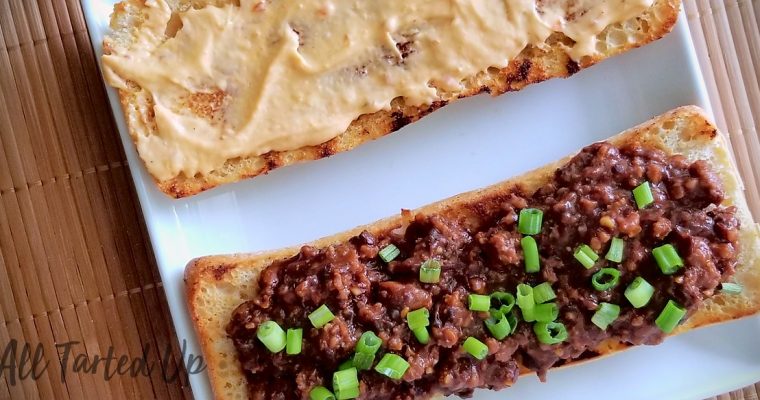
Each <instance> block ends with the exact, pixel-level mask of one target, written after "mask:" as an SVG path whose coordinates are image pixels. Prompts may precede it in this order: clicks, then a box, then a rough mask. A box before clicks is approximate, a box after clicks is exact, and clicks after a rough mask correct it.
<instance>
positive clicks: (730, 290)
mask: <svg viewBox="0 0 760 400" xmlns="http://www.w3.org/2000/svg"><path fill="white" fill-rule="evenodd" d="M743 289H744V288H743V287H742V285H740V284H738V283H729V282H723V283H721V284H720V291H721V292H723V293H726V294H739V293H741V292H742V290H743Z"/></svg>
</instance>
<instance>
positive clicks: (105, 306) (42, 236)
mask: <svg viewBox="0 0 760 400" xmlns="http://www.w3.org/2000/svg"><path fill="white" fill-rule="evenodd" d="M685 3H686V4H685V7H686V10H687V15H688V19H689V25H690V27H691V29H692V35H693V36H694V41H695V46H696V49H697V52H698V55H699V59H700V62H701V67H702V70H703V73H704V75H705V80H706V85H707V89H708V92H709V94H710V98H711V100H712V103H713V107H714V111H715V114H716V119H717V122H718V124H719V126H720V127H721V128H722V129H723V130H724V131H725V132H728V133H729V134H730V136H731V140H732V144H733V146H734V149H735V151H736V160H737V164H738V165H739V167H740V169H741V171H742V173H743V176H744V178H745V183H746V186H747V189H748V197H749V199H750V202H751V203H752V204H751V206H752V210H753V212H754V214H755V215H756V216H760V192H758V186H759V185H760V179H758V178H760V168H759V167H760V160H759V159H758V155H760V144H759V138H758V132H757V128H756V127H757V126H759V125H760V124H759V122H760V86H758V79H759V77H758V73H757V69H758V67H760V32H759V31H758V18H760V2H758V0H752V1H750V0H743V1H736V0H733V1H729V0H726V1H725V2H724V1H721V0H712V1H710V0H685ZM0 47H1V49H0V203H1V204H0V320H2V321H3V323H2V324H0V345H1V346H0V352H1V351H3V350H4V349H6V348H8V346H7V345H6V344H8V343H14V342H15V343H16V344H17V347H16V357H15V358H14V359H15V360H16V362H15V363H14V365H15V367H17V368H22V367H23V366H26V367H27V368H28V367H29V366H31V364H32V363H30V362H21V359H22V358H24V357H28V358H34V352H35V351H37V348H38V346H39V349H40V350H39V351H41V352H43V353H44V356H45V358H46V359H48V360H55V361H53V362H50V363H49V364H48V365H47V368H46V369H45V370H44V371H40V370H41V369H42V368H41V367H40V366H38V368H37V370H36V372H39V374H37V373H35V372H34V371H33V372H32V376H30V377H28V378H27V379H22V380H18V381H15V382H12V381H11V379H10V377H9V376H10V374H8V373H7V372H8V370H7V369H6V370H5V371H4V372H5V373H3V374H2V375H3V378H2V379H0V399H10V398H13V399H22V398H42V399H53V398H56V399H58V398H61V399H66V398H76V399H79V398H86V399H92V398H161V399H164V398H171V399H182V398H191V397H192V395H191V393H190V389H189V387H188V385H187V377H186V375H185V373H184V370H182V369H181V368H182V367H181V365H182V362H181V359H182V353H181V349H180V347H179V346H178V344H177V343H176V340H175V334H174V329H173V326H172V324H171V320H170V317H169V311H168V307H167V305H166V299H165V297H164V292H163V289H162V286H161V282H160V279H159V275H158V271H157V269H156V265H155V261H154V258H153V254H152V252H151V248H150V244H149V242H148V236H147V233H146V230H145V226H144V224H143V219H142V214H141V212H140V208H139V205H138V203H137V198H136V196H135V193H134V189H133V187H132V183H131V177H130V174H129V170H128V168H126V161H125V157H124V154H123V151H122V149H121V147H120V144H119V141H118V140H117V137H116V127H115V125H114V122H113V119H112V116H111V112H110V109H109V107H108V101H107V99H106V97H105V93H104V90H103V86H102V84H101V77H100V76H99V73H98V70H97V64H96V59H95V55H94V53H93V50H92V47H91V46H90V41H89V38H88V35H87V29H86V27H85V24H84V18H83V16H82V10H81V5H80V4H79V2H78V1H76V0H38V1H32V0H0ZM753 115H754V117H753ZM66 342H72V344H71V345H70V347H69V350H70V351H69V359H68V360H67V361H68V369H64V370H63V371H62V368H61V366H60V364H59V361H62V360H63V358H64V357H65V351H64V350H65V348H63V347H60V346H59V347H56V344H59V345H60V344H62V343H66ZM25 344H28V345H29V346H30V348H29V350H30V354H28V356H25V355H24V354H25V353H24V346H25ZM111 349H112V350H111ZM109 350H110V351H112V354H114V357H115V360H114V361H113V363H114V364H116V363H117V362H118V358H119V357H121V356H126V357H129V359H128V360H129V361H130V362H135V360H138V361H139V360H140V359H143V358H144V359H145V360H146V361H147V363H148V365H153V366H155V368H154V370H153V371H152V373H147V372H145V371H141V370H139V369H137V370H135V372H136V376H134V377H131V376H129V375H119V374H116V375H115V376H113V377H112V378H111V379H108V380H106V379H104V377H103V369H104V368H103V365H102V364H101V366H100V369H98V370H97V373H88V372H79V373H74V372H72V371H71V368H72V365H73V364H75V363H76V357H77V356H79V355H81V354H88V355H90V358H91V361H92V357H93V356H94V355H101V356H104V357H105V356H107V355H108V354H109ZM3 357H5V355H4V354H0V368H3V366H4V364H3V363H2V360H3ZM80 358H81V356H80ZM162 366H164V368H161V367H162ZM6 368H7V367H6ZM178 368H179V374H178V376H177V378H175V379H172V376H173V375H174V374H175V372H177V371H178ZM162 370H163V371H165V372H166V375H168V376H163V375H164V374H162ZM64 371H65V372H66V379H65V381H64V380H62V379H61V373H62V372H64ZM16 372H17V373H22V374H26V373H29V371H24V370H18V371H16ZM32 377H35V379H31V378H32ZM758 390H760V385H755V386H752V387H748V388H745V389H743V390H741V391H737V392H734V393H731V394H730V395H729V394H726V395H723V396H720V397H718V399H721V400H726V399H747V400H750V399H751V400H758Z"/></svg>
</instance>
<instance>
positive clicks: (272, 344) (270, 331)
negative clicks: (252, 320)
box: [256, 321, 286, 353]
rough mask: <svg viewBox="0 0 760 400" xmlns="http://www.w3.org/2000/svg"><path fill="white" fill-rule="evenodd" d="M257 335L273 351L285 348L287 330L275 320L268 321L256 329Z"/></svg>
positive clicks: (277, 351)
mask: <svg viewBox="0 0 760 400" xmlns="http://www.w3.org/2000/svg"><path fill="white" fill-rule="evenodd" d="M256 337H257V338H259V340H260V341H261V343H263V344H264V346H266V348H267V349H269V351H271V352H272V353H279V352H281V351H282V349H284V348H285V344H286V343H285V341H286V338H285V331H284V330H282V328H280V325H279V324H278V323H277V322H274V321H267V322H264V323H263V324H261V325H259V327H258V328H257V329H256Z"/></svg>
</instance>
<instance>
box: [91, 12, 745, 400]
mask: <svg viewBox="0 0 760 400" xmlns="http://www.w3.org/2000/svg"><path fill="white" fill-rule="evenodd" d="M113 2H114V1H113V0H83V4H84V9H85V14H86V15H85V16H86V19H87V24H88V26H89V30H90V36H91V38H92V41H93V45H94V46H95V49H96V52H97V54H100V53H101V42H102V39H103V35H104V33H105V32H106V30H107V27H108V18H109V15H110V12H111V10H112V5H113ZM108 95H109V99H110V102H111V106H112V107H113V109H114V114H115V115H116V122H117V125H118V128H119V131H120V133H121V139H122V142H123V144H124V146H125V149H126V154H127V159H128V162H129V166H130V170H131V171H132V175H133V176H134V180H135V185H136V187H137V194H138V196H139V198H140V203H141V205H142V210H143V214H144V215H145V219H146V222H147V227H148V231H149V233H150V238H151V241H152V243H153V248H154V252H155V255H156V258H157V262H158V266H159V269H160V272H161V278H162V279H163V284H164V288H165V290H166V296H167V298H168V301H169V308H170V309H171V312H172V317H173V320H174V324H175V327H176V331H177V333H178V336H179V339H180V340H183V339H187V340H188V342H189V349H190V351H191V352H193V353H195V354H199V348H198V345H197V343H196V339H195V334H194V332H193V329H192V326H191V324H190V319H189V317H188V313H187V309H186V306H185V296H184V290H183V289H184V285H183V283H182V274H183V271H184V267H185V264H186V263H187V262H188V261H189V260H190V259H192V258H193V257H197V256H203V255H209V254H219V253H233V252H246V251H258V250H267V249H276V248H280V247H284V246H288V245H294V244H299V243H303V242H306V241H310V240H313V239H316V238H319V237H323V236H327V235H330V234H333V233H336V232H340V231H343V230H346V229H349V228H352V227H354V226H357V225H361V224H365V223H369V222H372V221H374V220H377V219H380V218H383V217H386V216H389V215H392V214H394V213H397V212H398V211H399V210H400V209H401V208H416V207H419V206H422V205H424V204H427V203H430V202H433V201H436V200H440V199H443V198H446V197H449V196H452V195H455V194H457V193H461V192H464V191H467V190H472V189H476V188H480V187H484V186H487V185H489V184H492V183H495V182H498V181H501V180H504V179H506V178H508V177H510V176H513V175H516V174H519V173H521V172H524V171H527V170H530V169H533V168H536V167H539V166H541V165H543V164H545V163H547V162H550V161H552V160H555V159H557V158H559V157H562V156H565V155H567V154H570V153H572V152H574V151H576V150H578V149H579V148H581V147H583V146H585V145H587V144H590V143H592V142H594V141H598V140H602V139H604V138H607V137H609V136H612V135H613V134H615V133H617V132H619V131H621V130H624V129H626V128H629V127H631V126H634V125H636V124H638V123H641V122H643V121H645V120H647V119H649V118H651V117H653V116H655V115H658V114H661V113H663V112H665V111H668V110H670V109H672V108H675V107H677V106H681V105H686V104H696V105H700V106H702V107H705V108H707V107H709V106H708V102H707V100H706V96H705V91H704V87H703V84H702V77H701V75H700V73H699V70H698V67H697V64H696V59H695V56H694V52H693V48H692V44H691V40H690V37H689V33H688V27H687V25H686V24H685V23H684V18H683V15H682V17H681V22H679V24H678V25H677V27H676V29H675V31H674V32H673V33H672V34H670V35H669V36H667V37H666V38H664V39H662V40H660V41H658V42H656V43H654V44H652V45H649V46H646V47H644V48H642V49H638V50H634V51H632V52H630V53H628V54H624V55H622V56H619V57H616V58H613V59H611V60H608V61H605V62H603V63H602V64H600V65H598V66H595V67H593V68H591V69H589V70H585V71H582V72H580V73H579V74H577V75H576V76H574V77H573V78H572V79H566V80H553V81H549V82H545V83H541V84H538V85H534V86H532V87H529V88H527V89H525V90H523V91H522V92H519V93H513V94H508V95H505V96H501V97H499V98H490V97H488V96H479V97H476V98H472V99H467V100H464V101H461V102H459V103H456V104H453V105H449V106H447V107H445V108H444V109H443V110H440V111H438V112H435V113H433V114H432V115H430V116H428V117H425V118H424V119H423V120H421V121H419V122H417V123H414V124H412V125H409V126H407V127H405V128H403V129H402V130H401V131H400V132H398V133H394V134H393V135H390V136H388V137H385V138H382V139H379V140H376V141H374V142H372V143H369V144H365V145H363V146H361V147H360V148H358V149H355V150H353V151H350V152H348V153H344V154H338V155H335V156H333V157H331V158H329V159H326V160H321V161H317V162H310V163H307V164H305V165H299V166H295V167H288V168H282V169H279V170H276V171H275V172H273V173H271V174H269V175H266V176H263V177H259V178H256V179H253V180H249V181H246V182H241V183H237V184H232V185H227V186H224V187H222V188H218V189H216V190H212V191H210V192H207V193H204V194H201V195H198V196H195V197H191V198H189V199H184V200H171V199H169V198H167V197H166V196H164V195H163V194H162V193H161V192H160V191H159V190H158V189H157V188H156V187H155V186H154V185H153V182H152V180H151V179H150V177H149V176H148V174H147V172H146V170H145V169H144V168H143V165H142V163H141V161H140V159H139V158H138V156H137V154H136V152H135V148H134V146H133V144H132V142H131V140H130V138H129V136H128V133H127V129H126V126H125V122H124V119H123V118H122V112H121V107H120V105H119V102H118V99H117V96H116V92H115V91H114V90H112V89H110V88H109V89H108ZM759 337H760V318H751V319H746V320H743V321H739V322H734V323H730V324H724V325H721V326H716V327H710V328H705V329H702V330H698V331H695V332H690V333H688V334H685V335H682V336H679V337H676V338H672V339H669V340H668V341H667V342H666V343H664V344H662V345H660V346H656V347H639V348H635V349H633V350H630V351H627V352H624V353H621V354H618V355H615V356H613V357H608V358H605V359H602V360H599V361H597V362H593V363H587V364H584V365H581V366H577V367H574V368H568V369H560V370H556V371H552V372H550V373H549V381H548V383H546V384H541V383H539V382H538V380H537V379H536V378H535V377H525V378H521V379H520V380H519V382H518V383H517V384H516V385H515V386H514V387H513V388H511V389H508V390H505V391H502V392H498V393H496V392H489V391H478V392H477V393H476V395H475V398H476V399H496V398H510V399H523V398H539V399H549V398H557V397H558V396H561V397H562V398H565V399H609V398H615V399H701V398H705V397H708V396H712V395H715V394H718V393H722V392H726V391H729V390H732V389H736V388H739V387H741V386H744V385H747V384H750V383H752V382H755V381H757V380H760V341H759V340H758V338H759ZM190 382H191V385H192V388H193V392H194V393H195V396H196V397H197V398H199V399H206V398H210V397H211V394H210V390H209V385H208V379H207V376H206V375H205V374H199V375H194V376H191V377H190Z"/></svg>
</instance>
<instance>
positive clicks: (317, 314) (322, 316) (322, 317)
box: [309, 304, 335, 329]
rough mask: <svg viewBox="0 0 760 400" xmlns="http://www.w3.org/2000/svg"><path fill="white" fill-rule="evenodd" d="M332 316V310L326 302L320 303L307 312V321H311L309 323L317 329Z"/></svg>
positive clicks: (332, 317)
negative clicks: (317, 306)
mask: <svg viewBox="0 0 760 400" xmlns="http://www.w3.org/2000/svg"><path fill="white" fill-rule="evenodd" d="M334 318H335V315H333V313H332V311H330V309H329V308H327V305H326V304H322V305H321V306H319V308H317V309H316V310H314V311H312V312H311V314H309V321H311V324H312V325H313V326H314V327H315V328H317V329H319V328H321V327H323V326H325V325H327V324H328V323H329V322H330V321H332V320H333V319H334Z"/></svg>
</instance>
